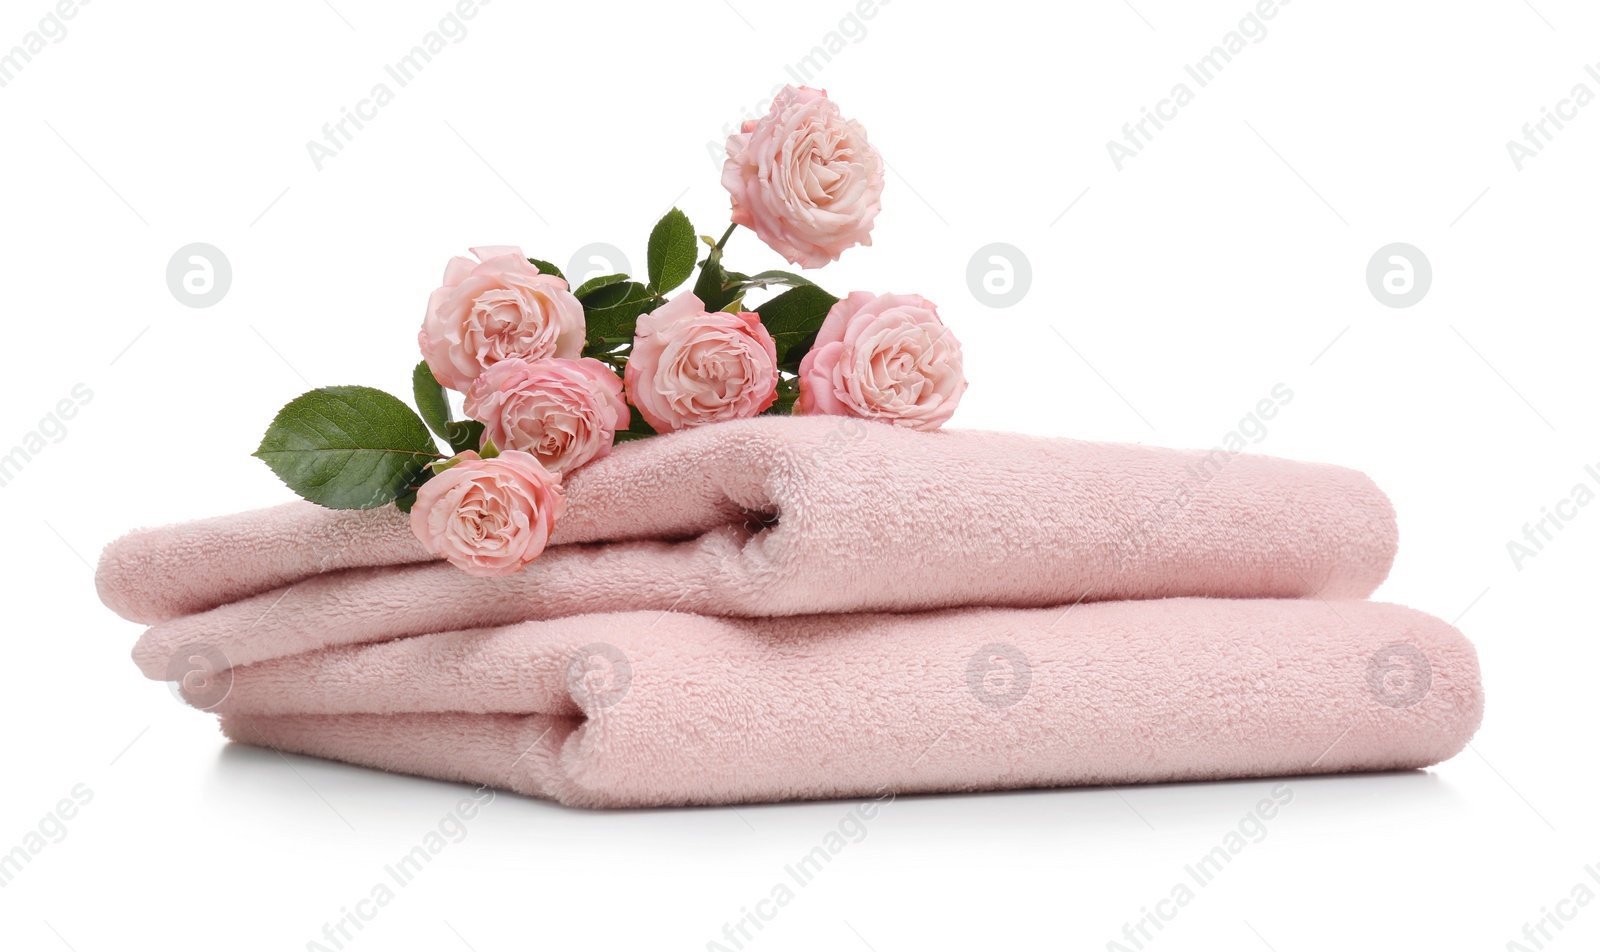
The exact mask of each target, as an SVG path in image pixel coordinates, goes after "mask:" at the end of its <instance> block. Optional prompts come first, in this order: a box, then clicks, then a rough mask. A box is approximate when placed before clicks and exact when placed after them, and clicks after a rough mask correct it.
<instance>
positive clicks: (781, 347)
mask: <svg viewBox="0 0 1600 952" xmlns="http://www.w3.org/2000/svg"><path fill="white" fill-rule="evenodd" d="M837 303H839V299H838V298H836V297H834V296H833V295H831V294H829V293H828V292H826V291H824V290H822V289H821V288H819V287H817V286H816V285H802V286H800V287H798V288H794V289H793V290H789V291H785V292H783V293H782V294H780V295H778V296H777V297H775V298H773V299H772V300H770V301H768V302H766V303H765V304H762V305H761V306H760V307H757V308H756V313H758V314H760V315H761V323H762V325H763V326H764V327H766V329H767V333H769V334H771V335H772V342H773V343H774V344H776V345H777V349H778V366H779V367H780V368H782V369H785V370H788V369H789V368H790V367H793V366H798V364H799V361H800V358H801V357H803V356H805V353H806V351H808V350H810V349H811V344H812V343H813V342H814V341H815V340H816V339H817V331H818V330H820V329H821V328H822V321H823V319H824V318H826V317H827V316H828V309H829V308H831V307H833V306H834V305H835V304H837Z"/></svg>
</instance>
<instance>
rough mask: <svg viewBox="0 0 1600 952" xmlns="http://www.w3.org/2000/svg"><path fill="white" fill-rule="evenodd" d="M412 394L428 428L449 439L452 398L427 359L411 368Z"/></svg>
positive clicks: (442, 437) (441, 437)
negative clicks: (429, 365)
mask: <svg viewBox="0 0 1600 952" xmlns="http://www.w3.org/2000/svg"><path fill="white" fill-rule="evenodd" d="M411 396H412V398H413V399H415V400H416V402H417V410H418V411H420V412H421V414H422V422H424V423H426V424H428V429H430V430H432V431H433V432H435V433H437V434H438V435H439V437H440V439H446V440H447V439H449V438H450V435H449V433H448V430H449V427H450V400H449V398H447V397H446V396H445V395H444V387H442V386H440V384H439V381H438V380H435V379H434V376H433V371H431V370H429V369H428V362H427V361H426V360H423V361H419V362H418V363H417V366H416V367H414V368H412V370H411Z"/></svg>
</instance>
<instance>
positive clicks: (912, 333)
mask: <svg viewBox="0 0 1600 952" xmlns="http://www.w3.org/2000/svg"><path fill="white" fill-rule="evenodd" d="M966 389H967V381H966V377H965V376H963V375H962V372H961V344H960V343H959V342H958V341H957V340H956V339H955V336H954V335H953V334H951V333H950V331H949V329H948V328H946V327H945V326H944V324H943V323H942V322H941V321H940V320H939V311H938V309H937V308H935V307H934V306H933V302H932V301H928V300H926V299H924V298H922V297H920V296H918V295H915V294H884V295H873V294H869V293H868V292H866V291H857V292H855V293H854V294H851V295H850V296H849V297H847V298H845V299H844V300H842V301H840V302H839V303H838V304H835V305H834V306H833V308H832V309H831V310H829V311H828V317H827V319H826V320H824V321H823V322H822V329H821V330H820V331H818V332H817V341H816V343H815V344H813V345H812V348H811V350H810V351H808V352H807V353H806V356H805V358H804V359H803V360H801V361H800V399H799V400H798V401H797V402H796V404H795V410H796V412H798V413H831V414H834V415H836V416H857V417H866V418H868V419H872V420H884V421H886V422H889V423H896V424H899V425H900V426H909V427H912V428H913V429H918V430H932V429H936V428H938V426H939V425H940V424H942V423H944V422H945V421H946V420H948V419H950V414H952V413H954V412H955V409H956V404H957V403H958V402H960V400H961V394H962V392H963V391H965V390H966Z"/></svg>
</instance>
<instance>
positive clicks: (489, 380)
mask: <svg viewBox="0 0 1600 952" xmlns="http://www.w3.org/2000/svg"><path fill="white" fill-rule="evenodd" d="M466 410H467V416H469V417H471V418H472V419H474V420H478V421H480V422H481V423H483V428H484V430H483V432H484V435H485V436H487V437H489V439H491V440H493V441H494V444H495V446H497V447H499V448H500V449H503V450H521V451H522V452H525V453H531V454H533V456H534V458H535V459H537V460H538V461H539V462H540V463H543V464H544V467H545V468H546V469H548V470H550V471H551V472H553V473H557V474H561V473H570V472H571V471H573V470H574V469H577V468H578V467H579V466H582V465H583V464H585V463H587V462H589V461H591V460H596V459H599V458H600V457H602V456H604V455H606V454H607V453H609V452H611V441H612V437H613V436H614V435H615V434H616V432H617V430H618V429H627V427H628V405H627V404H626V403H624V402H623V401H622V381H621V379H619V378H618V377H617V375H616V374H615V373H614V372H613V371H612V370H611V368H610V367H607V366H606V365H605V364H603V363H601V362H600V361H598V360H595V359H593V358H590V357H585V358H582V359H580V360H563V359H561V358H558V357H547V358H545V359H543V360H523V359H522V358H520V357H512V358H509V359H507V360H502V361H500V362H498V363H496V364H494V365H493V366H491V367H490V368H489V369H488V370H485V371H484V372H483V375H482V376H480V377H479V378H478V379H477V380H475V381H473V383H472V386H471V387H469V388H468V389H467V400H466Z"/></svg>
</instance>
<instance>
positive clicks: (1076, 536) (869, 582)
mask: <svg viewBox="0 0 1600 952" xmlns="http://www.w3.org/2000/svg"><path fill="white" fill-rule="evenodd" d="M565 490H566V498H567V502H568V506H567V511H566V514H565V516H564V517H563V518H562V519H561V520H560V522H559V523H558V525H557V527H556V530H555V535H554V537H553V539H552V543H553V545H552V546H551V548H549V549H547V550H546V552H545V554H544V555H543V556H541V558H540V559H539V560H538V561H536V562H535V563H533V564H532V565H531V566H530V567H529V568H528V569H527V570H525V571H524V572H522V573H521V574H520V575H518V576H515V577H512V578H510V579H500V580H483V579H474V578H471V577H469V576H467V575H466V574H464V573H462V572H460V571H458V570H456V569H454V568H453V567H450V566H448V565H446V564H444V563H441V562H437V561H435V560H433V559H432V557H431V556H430V555H429V554H428V553H427V552H426V551H425V550H424V549H423V548H422V546H421V545H420V543H418V542H417V540H416V539H415V538H414V537H413V536H412V534H411V531H410V528H409V525H408V522H407V518H406V517H405V516H404V515H402V514H401V513H400V512H399V511H398V510H396V509H395V508H393V507H392V506H391V507H385V508H383V509H378V510H372V511H364V512H356V511H333V510H327V509H322V508H319V507H317V506H315V505H312V504H311V503H307V502H294V503H290V504H287V505H283V506H279V507H276V508H272V509H264V510H259V511H255V512H247V513H243V514H241V515H235V516H227V517H223V518H218V519H209V520H205V521H201V522H191V523H185V524H181V525H176V526H170V527H167V528H163V529H155V530H147V531H141V532H136V533H133V534H131V535H129V536H126V537H124V538H123V539H121V540H119V541H117V542H114V543H112V544H111V545H110V546H108V547H107V548H106V551H105V553H104V554H103V555H102V557H101V561H100V567H99V572H98V574H97V579H96V580H97V584H98V587H99V591H100V595H101V598H102V599H103V600H104V602H105V603H106V604H107V605H108V606H110V607H111V608H112V609H114V610H115V611H117V612H118V613H119V614H121V615H123V616H124V617H126V618H129V619H131V620H134V621H140V622H145V623H160V622H164V621H171V620H173V619H175V618H179V617H182V616H186V615H193V614H196V613H199V612H204V611H207V610H210V609H215V608H218V607H220V606H225V605H229V604H230V603H237V602H240V601H241V600H245V599H249V598H250V597H251V596H260V597H261V599H262V601H261V602H252V603H250V608H249V609H248V610H247V609H245V608H242V607H241V608H240V611H256V610H257V606H258V605H259V606H260V607H261V608H265V607H266V605H268V604H273V603H274V600H275V599H278V598H279V597H280V596H284V597H285V598H286V599H287V598H289V597H295V598H298V597H299V596H285V593H284V588H285V587H286V586H294V585H296V584H297V583H305V582H309V581H312V580H315V581H316V584H317V585H318V586H322V587H319V588H318V589H317V592H316V594H317V595H318V596H327V597H329V598H332V599H334V600H341V599H346V597H347V596H346V594H345V593H344V589H343V586H346V585H349V586H351V588H350V589H349V591H348V600H349V601H351V603H352V606H353V607H352V609H351V611H352V613H354V614H364V613H366V611H367V609H368V608H374V605H375V603H372V602H363V601H362V599H369V598H371V599H378V600H379V603H381V604H378V605H377V607H375V608H374V610H381V609H382V608H384V607H387V608H398V609H400V610H402V611H404V612H410V611H411V610H412V609H414V608H416V607H418V606H425V605H426V604H428V603H434V602H448V603H450V604H451V605H453V606H462V605H470V604H481V603H482V602H484V601H486V600H495V599H498V600H501V601H502V602H503V604H501V605H499V606H498V607H497V611H498V612H499V613H498V614H494V615H490V616H469V615H464V616H462V617H460V618H459V619H458V620H456V621H454V622H451V623H448V624H444V622H445V619H444V618H443V617H438V618H435V619H434V620H433V623H436V624H442V627H437V628H434V629H433V630H434V631H438V630H443V627H466V626H469V625H476V624H500V623H507V622H510V621H518V620H523V619H529V618H541V617H551V616H553V615H557V614H563V613H570V610H571V609H570V608H569V607H568V606H573V605H576V606H581V607H580V608H579V609H578V610H583V611H623V610H643V609H654V610H665V609H668V608H678V609H682V610H685V611H694V612H699V613H703V614H715V615H740V616H771V615H797V614H816V613H820V612H860V611H921V610H928V609H935V608H950V607H960V606H980V605H981V606H1007V607H1040V606H1048V605H1058V604H1067V603H1070V602H1074V601H1078V600H1080V599H1085V600H1108V599H1134V598H1162V597H1173V596H1184V595H1197V596H1211V597H1219V598H1255V597H1260V598H1274V597H1280V598H1296V597H1303V596H1309V595H1320V596H1322V597H1325V598H1361V597H1365V596H1367V595H1369V594H1371V593H1372V591H1373V590H1374V589H1375V588H1376V587H1377V586H1378V584H1379V583H1380V582H1382V581H1383V579H1384V577H1385V576H1386V575H1387V574H1388V571H1389V566H1390V564H1391V562H1392V561H1393V559H1394V555H1395V549H1396V530H1395V517H1394V510H1393V508H1392V507H1391V506H1390V504H1389V500H1388V498H1387V497H1385V496H1384V494H1383V493H1382V492H1381V491H1380V490H1379V489H1378V488H1377V486H1375V485H1374V484H1373V482H1372V481H1371V480H1370V479H1368V478H1367V477H1366V476H1364V475H1362V474H1360V473H1358V472H1354V471H1352V470H1348V469H1343V468H1340V467H1337V466H1328V465H1321V464H1315V463H1299V462H1290V461H1286V460H1281V459H1273V458H1270V457H1263V456H1255V455H1251V454H1246V453H1238V454H1230V453H1229V452H1228V451H1227V450H1225V449H1214V450H1209V451H1207V450H1173V449H1161V448H1156V447H1149V446H1141V445H1125V444H1110V443H1089V442H1081V441H1076V440H1066V439H1048V438H1042V437H1031V436H1023V435H1018V434H1010V433H988V432H977V431H961V430H951V431H938V432H932V433H921V432H916V431H912V430H908V429H905V428H901V427H895V426H891V425H887V424H881V423H870V422H865V421H860V420H854V419H846V418H838V417H789V416H768V417H760V418H757V419H752V420H739V421H732V422H727V423H719V424H714V425H710V426H704V427H698V428H695V429H691V430H686V431H681V432H678V433H673V434H669V435H666V436H662V437H657V438H651V439H648V440H640V441H637V442H632V443H625V444H622V445H619V446H618V447H616V449H615V450H614V451H613V452H612V453H611V454H610V455H609V456H608V457H606V458H605V459H603V460H599V461H597V462H595V463H592V464H590V465H589V466H586V467H584V468H583V469H581V470H579V471H578V472H576V473H574V474H572V475H571V476H570V477H569V478H568V479H567V480H566V485H565ZM590 543H609V544H608V545H605V546H594V545H591V544H590ZM401 565H411V566H413V571H414V574H412V575H407V576H404V578H403V581H402V580H401V579H402V576H400V575H398V574H396V575H393V576H390V575H386V574H385V573H384V571H383V570H384V569H386V568H393V567H396V566H401ZM350 570H366V571H365V574H363V573H362V572H361V571H350ZM338 571H347V572H348V574H347V575H345V576H341V577H340V578H339V580H337V581H334V580H330V578H329V575H330V573H334V572H338ZM391 580H393V584H391ZM274 590H276V591H274ZM335 590H337V591H335ZM396 600H398V601H399V602H400V603H403V604H397V603H396ZM362 606H365V607H362ZM283 607H292V606H283ZM451 610H452V611H454V610H455V609H454V608H452V609H451ZM519 612H520V613H521V614H518V613H519ZM257 614H258V615H259V614H260V612H259V611H258V612H257ZM273 614H276V611H274V613H273ZM407 633H416V632H407ZM390 634H393V632H391V633H390Z"/></svg>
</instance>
